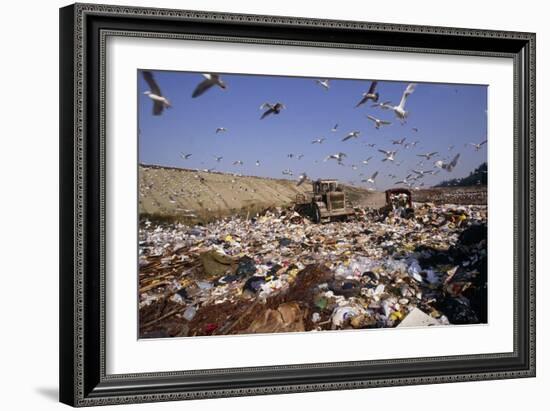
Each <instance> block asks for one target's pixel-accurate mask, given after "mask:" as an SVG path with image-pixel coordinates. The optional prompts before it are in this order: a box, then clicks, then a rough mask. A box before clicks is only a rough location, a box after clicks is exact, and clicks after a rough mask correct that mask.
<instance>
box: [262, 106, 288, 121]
mask: <svg viewBox="0 0 550 411" xmlns="http://www.w3.org/2000/svg"><path fill="white" fill-rule="evenodd" d="M285 108H286V107H285V105H284V104H283V103H275V104H271V103H264V104H262V105H261V106H260V110H265V109H267V110H266V111H265V112H264V113H263V114H262V116H261V117H260V120H262V119H264V118H266V117H267V116H269V115H270V114H279V113H280V112H281V110H283V109H285Z"/></svg>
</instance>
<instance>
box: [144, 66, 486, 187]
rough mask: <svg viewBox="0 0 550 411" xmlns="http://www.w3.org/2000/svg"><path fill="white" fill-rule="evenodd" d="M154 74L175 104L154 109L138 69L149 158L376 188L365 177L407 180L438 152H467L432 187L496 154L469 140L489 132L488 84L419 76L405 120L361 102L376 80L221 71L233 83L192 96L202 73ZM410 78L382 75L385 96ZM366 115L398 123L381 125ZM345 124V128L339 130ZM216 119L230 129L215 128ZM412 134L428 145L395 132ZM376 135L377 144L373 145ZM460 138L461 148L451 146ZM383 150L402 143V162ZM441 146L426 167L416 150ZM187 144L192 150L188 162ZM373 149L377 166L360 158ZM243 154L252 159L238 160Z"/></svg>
mask: <svg viewBox="0 0 550 411" xmlns="http://www.w3.org/2000/svg"><path fill="white" fill-rule="evenodd" d="M152 72H153V74H154V77H155V80H156V82H157V83H158V85H159V87H160V89H161V90H162V93H163V95H164V96H166V97H167V98H168V99H169V100H170V102H171V103H172V106H173V107H172V108H170V109H168V110H165V111H164V112H163V114H162V115H160V116H153V115H152V101H151V100H150V99H149V97H148V96H146V95H144V94H143V92H144V91H147V90H148V89H149V88H148V86H147V83H146V82H145V81H144V80H143V77H142V76H141V75H138V90H137V91H138V110H139V116H138V119H139V120H138V121H139V129H140V136H139V161H140V162H141V163H145V164H157V165H164V166H172V167H182V168H198V169H206V168H213V167H215V170H216V171H220V172H228V173H241V174H244V175H257V176H264V177H276V178H292V179H296V178H297V177H298V175H299V174H300V173H302V172H306V173H307V175H308V176H309V177H310V178H338V179H340V180H341V181H343V182H355V184H357V185H359V186H367V184H365V183H361V179H362V178H366V176H370V175H371V174H373V173H374V172H375V171H379V175H378V177H377V179H376V188H377V189H380V190H383V189H387V188H389V187H393V186H394V182H395V181H396V179H394V178H392V177H389V176H388V174H394V175H396V176H397V179H402V178H403V177H405V176H406V175H407V174H409V173H410V171H411V170H412V169H416V170H429V169H431V168H433V162H434V161H435V160H444V159H446V158H447V160H450V158H452V157H453V156H454V155H455V154H457V153H460V154H461V157H460V160H459V163H458V166H457V167H456V168H455V169H454V170H453V171H452V172H451V173H447V172H446V171H441V172H440V173H439V175H437V176H427V177H425V178H424V179H423V180H421V181H423V182H424V183H425V185H426V186H429V185H432V184H436V183H438V182H439V181H441V180H443V179H449V178H455V177H463V176H466V175H468V173H469V172H470V171H472V170H473V169H474V168H475V167H477V166H478V165H479V164H481V163H482V162H484V161H487V145H485V146H483V147H482V148H481V150H479V151H475V150H474V148H473V147H471V146H467V147H465V145H467V144H468V143H472V142H473V143H479V142H480V141H482V140H484V139H485V138H486V135H487V87H486V86H484V85H459V84H437V83H418V84H417V87H416V89H415V91H414V93H413V94H411V96H410V97H409V98H408V100H407V103H406V105H405V109H406V110H407V111H408V112H409V117H408V119H407V122H406V124H404V125H401V123H400V122H399V120H398V119H397V118H396V117H395V115H394V113H393V112H392V111H390V110H381V109H380V108H373V107H371V104H372V102H371V101H369V102H368V103H366V104H364V105H362V106H360V107H359V108H355V105H356V104H357V102H358V101H359V100H360V99H361V94H362V93H363V92H366V91H367V90H368V88H369V86H370V81H371V80H370V79H365V80H347V79H331V80H330V89H329V90H325V89H324V88H323V87H321V86H320V85H318V84H317V83H316V82H315V78H303V77H278V76H256V75H236V74H222V75H221V77H222V79H223V81H224V82H225V83H226V84H227V88H226V89H225V90H222V89H221V88H219V87H213V88H211V89H209V90H207V91H206V92H205V93H204V94H203V95H201V96H199V97H197V98H191V94H192V92H193V90H194V89H195V87H196V85H197V84H199V83H200V82H201V81H202V80H203V77H202V75H201V73H189V72H172V71H155V70H152ZM411 82H414V79H411ZM407 84H408V82H390V81H379V82H378V87H377V91H378V92H379V93H380V100H379V101H380V102H381V101H387V100H390V101H391V102H392V103H393V104H395V105H397V104H399V101H400V99H401V95H402V94H403V91H404V90H405V88H406V86H407ZM278 101H279V102H282V103H284V104H285V106H286V109H285V110H283V111H282V112H281V113H280V114H279V115H271V116H268V117H266V118H265V119H263V120H260V116H261V114H262V112H263V111H262V110H260V106H261V105H262V103H264V102H270V103H275V102H278ZM367 114H370V115H373V116H374V117H377V118H380V119H383V120H389V121H391V122H392V124H391V125H389V126H385V127H382V128H381V129H379V130H377V129H376V128H375V127H374V124H373V122H372V121H370V120H368V119H367V117H366V116H367ZM336 123H338V129H337V131H336V132H332V131H331V128H332V127H333V126H334V125H335V124H336ZM217 127H225V128H227V130H228V131H227V132H225V133H218V134H216V128H217ZM412 128H417V129H418V131H417V132H415V131H413V130H412ZM355 130H357V131H360V132H361V134H360V137H359V138H358V139H351V140H349V141H346V142H342V141H341V140H342V138H343V137H344V136H345V135H346V134H348V133H349V132H350V131H355ZM320 137H325V138H326V140H325V141H324V143H323V144H311V141H312V140H314V139H316V138H320ZM403 137H406V139H407V140H406V141H405V142H413V141H416V140H418V141H419V143H418V144H417V146H416V148H409V149H405V148H404V147H403V146H398V145H393V144H392V142H391V139H396V140H397V139H401V138H403ZM367 143H375V144H376V147H374V148H371V147H368V146H367ZM451 145H454V149H453V150H452V151H449V150H448V147H449V146H451ZM379 148H381V149H385V150H396V149H397V150H399V152H398V153H397V155H396V163H397V164H399V163H400V165H399V166H398V165H396V164H395V163H391V162H382V161H381V160H382V159H383V157H384V156H383V154H382V153H379V152H378V149H379ZM432 151H438V152H439V156H437V157H435V158H434V159H432V160H431V161H424V165H423V166H420V165H418V162H419V161H420V160H422V159H421V158H420V157H417V154H421V153H426V152H432ZM180 152H184V153H191V154H192V156H191V157H190V158H189V159H188V160H183V159H181V157H180ZM337 152H344V153H346V154H347V158H346V159H345V160H344V164H345V166H340V165H338V164H337V162H336V161H334V160H329V161H326V162H325V161H323V160H324V159H325V158H326V156H328V155H329V154H333V153H337ZM290 153H292V154H294V155H295V156H296V155H298V154H303V155H304V156H303V158H302V159H300V160H298V159H297V158H296V157H295V158H288V154H290ZM214 156H223V160H222V161H220V162H216V159H215V158H214ZM371 156H372V159H371V160H370V162H369V164H368V165H366V166H365V165H363V164H362V163H361V161H362V160H364V159H366V158H368V157H371ZM236 160H242V161H243V162H244V164H243V165H242V166H234V165H233V162H234V161H236ZM256 160H259V161H260V163H261V165H260V166H259V167H258V166H256V165H255V162H256ZM351 165H356V166H357V169H356V170H354V169H353V168H352V167H351ZM284 169H291V170H292V171H293V172H294V177H287V176H284V175H283V174H282V171H283V170H284ZM360 173H362V174H363V175H364V176H362V175H360Z"/></svg>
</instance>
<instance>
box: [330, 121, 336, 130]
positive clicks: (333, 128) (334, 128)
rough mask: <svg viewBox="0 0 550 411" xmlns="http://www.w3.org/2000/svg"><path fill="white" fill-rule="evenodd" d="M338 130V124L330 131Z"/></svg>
mask: <svg viewBox="0 0 550 411" xmlns="http://www.w3.org/2000/svg"><path fill="white" fill-rule="evenodd" d="M337 129H338V123H336V124H335V125H334V127H332V128H331V129H330V131H332V132H336V130H337Z"/></svg>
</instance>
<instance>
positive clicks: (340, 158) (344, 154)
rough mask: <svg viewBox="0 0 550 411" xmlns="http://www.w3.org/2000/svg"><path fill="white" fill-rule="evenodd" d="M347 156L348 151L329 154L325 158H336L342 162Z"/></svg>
mask: <svg viewBox="0 0 550 411" xmlns="http://www.w3.org/2000/svg"><path fill="white" fill-rule="evenodd" d="M345 157H347V155H346V153H336V154H331V155H329V156H327V157H326V158H325V161H328V160H336V161H338V163H341V162H342V160H343V159H344V158H345Z"/></svg>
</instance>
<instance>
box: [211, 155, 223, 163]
mask: <svg viewBox="0 0 550 411" xmlns="http://www.w3.org/2000/svg"><path fill="white" fill-rule="evenodd" d="M213 157H214V158H215V159H216V162H218V163H219V162H220V161H222V159H223V157H222V156H213Z"/></svg>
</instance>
